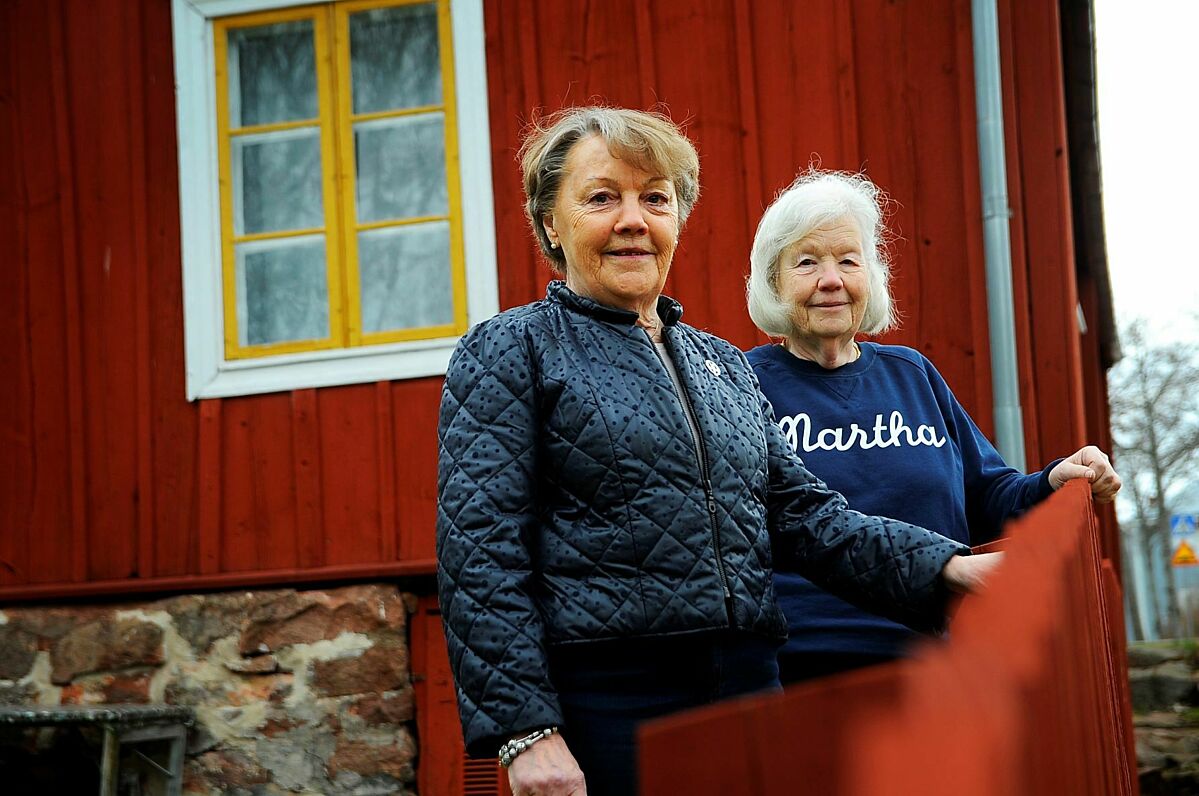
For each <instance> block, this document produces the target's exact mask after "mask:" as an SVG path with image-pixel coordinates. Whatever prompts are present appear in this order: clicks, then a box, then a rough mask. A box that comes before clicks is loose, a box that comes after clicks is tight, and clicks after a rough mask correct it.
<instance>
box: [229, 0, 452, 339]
mask: <svg viewBox="0 0 1199 796" xmlns="http://www.w3.org/2000/svg"><path fill="white" fill-rule="evenodd" d="M213 42H214V48H215V58H214V61H215V67H216V76H215V77H216V81H215V86H216V106H217V107H216V122H217V148H218V160H219V170H220V179H219V183H220V184H219V193H220V205H221V216H220V221H221V224H220V226H221V254H222V287H223V303H224V323H225V328H224V347H225V351H224V353H225V358H226V359H228V360H235V359H249V358H254V357H263V356H273V355H277V354H291V353H296V352H305V351H319V350H323V349H335V348H350V347H356V346H369V345H375V344H380V343H396V342H403V341H411V340H425V339H434V338H445V337H451V336H453V335H457V334H461V333H462V332H463V331H465V330H466V328H467V307H466V275H465V265H464V261H463V246H462V229H461V227H462V218H461V217H462V210H461V188H460V180H459V175H458V142H457V124H456V120H455V105H454V67H453V63H454V62H453V56H452V51H451V36H450V15H449V9H448V0H432V1H430V0H383V2H378V1H375V2H365V1H363V0H355V1H354V2H344V3H330V4H325V5H316V6H304V7H301V8H292V9H286V10H280V11H267V12H261V13H255V14H248V15H243V16H236V17H225V18H220V19H216V20H214V23H213Z"/></svg>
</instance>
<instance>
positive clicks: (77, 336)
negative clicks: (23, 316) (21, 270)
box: [47, 0, 90, 581]
mask: <svg viewBox="0 0 1199 796" xmlns="http://www.w3.org/2000/svg"><path fill="white" fill-rule="evenodd" d="M47 10H48V12H49V22H50V37H49V45H50V50H49V54H50V58H49V66H50V74H51V80H52V85H53V97H54V117H55V124H54V138H55V144H56V149H57V152H58V164H57V166H58V172H57V178H58V182H59V185H60V190H61V194H60V195H61V199H60V204H59V212H60V218H61V221H60V223H61V224H62V228H61V229H62V232H61V234H62V238H61V240H62V262H63V266H64V268H63V273H64V277H63V302H64V305H65V312H64V315H65V321H66V322H65V328H64V337H65V338H66V341H67V346H66V349H67V350H66V354H67V362H66V366H67V374H68V375H67V402H68V407H69V414H68V421H67V423H68V428H69V429H70V432H69V436H70V493H71V514H72V523H71V530H72V533H71V540H70V545H71V550H70V556H71V579H72V580H75V581H82V580H85V579H86V578H87V575H88V570H89V564H90V561H89V555H88V554H89V547H88V541H89V536H90V534H89V530H90V527H89V526H90V523H89V522H88V505H87V503H88V501H87V479H86V473H87V470H86V461H87V451H86V427H85V421H84V410H83V392H84V382H85V372H84V366H83V352H82V334H83V331H82V317H81V316H82V304H81V300H80V283H79V271H78V268H79V249H78V246H77V240H76V236H77V229H76V217H75V210H76V208H75V190H74V188H75V152H74V141H73V138H72V134H71V129H70V125H69V119H70V114H71V103H70V95H69V89H68V87H67V86H68V80H67V75H66V70H67V46H66V41H65V36H66V34H65V32H64V29H63V20H62V17H63V14H64V11H63V6H62V0H60V1H59V2H56V3H55V2H52V3H48V4H47Z"/></svg>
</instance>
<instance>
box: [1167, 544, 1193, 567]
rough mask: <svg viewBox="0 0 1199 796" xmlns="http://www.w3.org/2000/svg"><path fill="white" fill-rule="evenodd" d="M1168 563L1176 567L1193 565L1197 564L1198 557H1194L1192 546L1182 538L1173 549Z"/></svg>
mask: <svg viewBox="0 0 1199 796" xmlns="http://www.w3.org/2000/svg"><path fill="white" fill-rule="evenodd" d="M1170 563H1171V564H1173V565H1174V566H1176V567H1193V566H1195V565H1197V564H1199V558H1196V557H1195V550H1194V548H1192V547H1191V546H1190V545H1189V544H1187V541H1186V540H1185V539H1183V540H1182V541H1181V542H1179V543H1178V547H1177V548H1176V549H1175V550H1174V557H1173V558H1171V559H1170Z"/></svg>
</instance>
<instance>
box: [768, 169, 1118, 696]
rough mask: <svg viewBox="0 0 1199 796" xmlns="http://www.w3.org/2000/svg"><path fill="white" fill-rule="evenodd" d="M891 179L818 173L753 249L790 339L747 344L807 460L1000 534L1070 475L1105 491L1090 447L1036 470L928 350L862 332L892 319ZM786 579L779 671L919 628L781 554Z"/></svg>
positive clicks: (932, 516)
mask: <svg viewBox="0 0 1199 796" xmlns="http://www.w3.org/2000/svg"><path fill="white" fill-rule="evenodd" d="M884 202H885V198H884V196H883V194H882V192H881V191H880V190H879V189H878V188H877V187H876V186H875V185H874V184H873V183H872V182H870V180H868V179H867V178H866V177H864V176H862V175H860V174H845V173H840V172H833V171H823V170H819V169H812V170H809V171H808V172H807V173H805V174H803V175H801V176H800V177H799V178H798V179H797V180H796V181H795V182H794V183H793V184H792V185H791V186H790V187H788V188H787V189H786V190H784V191H783V192H782V193H781V194H780V195H779V196H778V198H777V199H775V201H774V202H773V203H772V204H771V206H770V207H769V208H768V209H767V210H766V213H765V215H763V217H762V220H761V222H760V223H759V225H758V231H757V234H756V236H755V238H754V244H753V250H752V253H751V256H750V277H749V285H748V302H749V313H750V316H751V317H752V318H753V320H754V323H755V324H757V326H758V328H759V329H761V330H762V331H763V332H765V333H766V334H768V335H770V336H772V337H776V338H780V340H781V342H780V343H778V344H776V345H764V346H759V347H758V348H755V349H753V350H752V351H750V352H749V353H748V354H747V357H748V359H749V362H750V364H751V365H752V367H753V368H754V371H755V372H756V373H757V376H758V380H759V382H760V384H761V388H762V391H763V393H765V395H766V397H767V398H768V399H769V400H770V402H771V404H772V405H773V407H774V411H775V416H776V418H777V422H778V424H779V426H780V427H781V429H782V431H783V433H784V434H785V436H786V438H787V441H788V442H789V443H790V445H791V446H792V447H793V448H794V449H795V451H796V453H798V454H799V456H800V457H802V459H803V461H804V464H805V465H806V466H807V467H808V468H809V469H810V470H811V471H812V472H813V474H815V475H816V476H818V477H819V478H821V479H822V480H823V481H824V482H825V483H826V484H827V485H828V486H829V487H830V488H832V489H835V490H837V491H838V492H840V493H841V494H842V495H844V496H845V498H846V499H847V500H848V502H849V505H850V507H851V508H855V509H857V510H858V511H861V512H863V513H866V514H877V515H882V516H886V517H892V518H894V519H898V520H902V521H904V522H909V523H912V524H915V525H921V526H924V527H928V528H936V529H937V531H938V532H940V533H943V534H945V535H946V536H949V537H950V538H952V539H955V540H957V541H959V542H963V543H967V544H978V543H980V542H984V541H987V540H990V539H992V538H994V537H995V536H996V535H997V534H998V533H999V531H1000V530H1001V527H1002V525H1003V523H1004V521H1005V520H1007V519H1009V518H1011V517H1013V516H1016V515H1018V514H1019V513H1021V512H1022V511H1025V510H1026V509H1028V508H1029V507H1031V506H1033V505H1034V504H1036V503H1037V502H1039V501H1041V500H1044V499H1045V498H1046V497H1047V496H1048V495H1049V494H1050V493H1051V492H1053V491H1054V490H1056V489H1058V488H1059V487H1061V486H1062V484H1063V483H1065V482H1066V481H1067V480H1069V479H1072V478H1086V479H1087V480H1089V481H1090V482H1091V489H1092V492H1093V494H1094V496H1095V499H1096V500H1099V501H1101V502H1107V501H1111V500H1112V499H1114V497H1115V494H1116V492H1117V491H1118V490H1119V489H1120V477H1119V475H1117V473H1116V471H1115V470H1114V469H1113V467H1112V465H1111V462H1110V461H1109V460H1108V457H1107V456H1106V455H1105V454H1104V453H1103V452H1102V451H1100V450H1099V449H1098V448H1096V447H1093V446H1087V447H1084V448H1082V449H1081V450H1079V451H1077V452H1075V453H1074V454H1073V455H1071V456H1070V457H1068V458H1066V459H1059V460H1056V461H1053V462H1051V463H1050V464H1049V465H1047V466H1046V467H1045V469H1043V470H1042V471H1040V472H1037V473H1032V474H1031V475H1025V474H1023V473H1020V472H1017V471H1016V470H1014V469H1012V468H1011V467H1008V466H1007V465H1006V464H1005V463H1004V461H1003V459H1002V457H1001V456H1000V455H999V453H998V452H997V451H996V450H995V448H994V446H992V444H991V443H990V442H989V441H988V440H987V438H986V437H985V436H983V434H982V433H981V432H980V431H979V430H978V427H977V426H975V424H974V422H973V421H972V420H971V419H970V416H969V415H968V414H967V413H966V411H965V410H964V409H963V408H962V406H961V404H959V403H958V401H957V399H956V398H955V397H954V395H953V392H952V391H951V390H950V389H949V386H948V385H947V384H946V383H945V380H944V379H943V378H942V377H941V374H940V373H938V372H937V369H936V368H935V367H933V364H932V362H930V361H929V360H928V359H926V358H925V357H924V356H923V355H921V354H920V353H919V352H918V351H914V350H912V349H911V348H905V347H903V346H894V345H880V344H878V343H870V342H858V339H857V338H858V336H859V335H875V334H880V333H882V332H885V331H887V330H888V329H891V328H893V327H894V326H895V324H896V317H895V308H894V301H893V299H892V297H891V293H890V289H889V286H888V282H889V280H890V267H889V263H888V259H887V251H886V229H885V226H884V218H883V211H884V206H885V205H884ZM774 579H775V590H776V593H777V595H778V599H779V603H780V605H781V606H782V608H783V612H784V613H785V614H786V616H787V623H788V631H789V639H788V641H787V644H786V645H785V646H784V647H783V650H782V651H781V653H780V656H779V669H780V676H781V678H782V681H783V682H784V683H787V682H795V681H798V680H804V679H808V678H811V677H818V676H823V675H826V674H833V673H836V672H840V671H845V670H848V669H854V668H859V667H861V666H866V665H870V664H873V663H881V662H884V661H888V660H892V659H894V658H897V657H900V656H902V654H903V653H904V650H905V647H906V646H907V645H908V644H909V643H910V642H911V641H912V639H913V638H914V633H913V631H911V630H910V629H908V628H906V627H903V626H902V625H899V624H896V623H895V622H892V621H889V620H887V619H884V618H882V617H880V616H877V615H874V614H871V613H868V612H866V611H863V610H861V609H859V608H856V607H854V606H852V605H850V604H848V603H846V602H845V601H843V600H841V599H840V598H839V597H837V596H834V595H832V594H829V593H828V592H826V591H825V590H823V589H821V588H820V587H819V586H817V585H815V584H813V583H811V582H810V581H809V580H807V579H806V578H804V577H803V576H802V575H800V574H799V573H797V572H795V571H794V570H792V569H789V568H788V567H787V566H786V565H785V563H780V564H779V565H778V566H776V571H775V576H774Z"/></svg>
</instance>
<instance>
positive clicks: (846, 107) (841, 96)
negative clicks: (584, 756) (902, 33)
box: [832, 2, 863, 171]
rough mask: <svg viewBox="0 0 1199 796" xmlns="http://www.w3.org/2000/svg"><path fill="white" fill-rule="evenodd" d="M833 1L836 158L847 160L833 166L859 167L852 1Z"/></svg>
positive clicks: (850, 168)
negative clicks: (837, 126)
mask: <svg viewBox="0 0 1199 796" xmlns="http://www.w3.org/2000/svg"><path fill="white" fill-rule="evenodd" d="M832 5H833V20H834V21H833V27H834V29H835V31H836V33H835V34H834V38H835V41H836V42H837V49H836V69H837V118H838V120H839V121H840V125H839V126H840V128H841V141H840V143H841V151H840V152H838V153H837V155H838V157H837V162H838V163H842V164H846V165H843V166H842V165H839V166H834V167H832V168H844V169H848V170H849V171H858V170H860V169H861V168H862V167H863V163H862V162H861V154H860V150H859V143H858V91H857V79H858V77H857V71H856V69H855V68H854V60H855V53H854V49H853V26H854V15H853V5H852V4H850V3H837V2H834V3H833V4H832Z"/></svg>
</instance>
